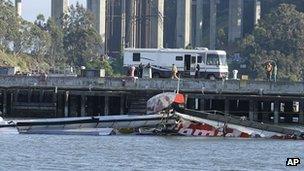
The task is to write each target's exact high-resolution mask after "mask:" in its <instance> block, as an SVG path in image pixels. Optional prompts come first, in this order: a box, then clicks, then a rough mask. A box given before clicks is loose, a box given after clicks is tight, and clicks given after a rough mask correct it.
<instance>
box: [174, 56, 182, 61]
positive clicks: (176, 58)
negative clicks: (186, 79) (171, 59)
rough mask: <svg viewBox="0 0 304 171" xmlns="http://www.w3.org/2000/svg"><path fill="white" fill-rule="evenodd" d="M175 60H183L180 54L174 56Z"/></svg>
mask: <svg viewBox="0 0 304 171" xmlns="http://www.w3.org/2000/svg"><path fill="white" fill-rule="evenodd" d="M175 60H177V61H182V60H183V57H182V56H177V57H175Z"/></svg>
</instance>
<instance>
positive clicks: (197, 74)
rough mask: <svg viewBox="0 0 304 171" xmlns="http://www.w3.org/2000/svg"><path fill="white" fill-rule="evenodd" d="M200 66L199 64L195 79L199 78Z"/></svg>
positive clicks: (196, 68)
mask: <svg viewBox="0 0 304 171" xmlns="http://www.w3.org/2000/svg"><path fill="white" fill-rule="evenodd" d="M200 69H201V68H200V65H199V64H197V65H196V67H195V78H199V71H200Z"/></svg>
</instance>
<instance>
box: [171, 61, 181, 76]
mask: <svg viewBox="0 0 304 171" xmlns="http://www.w3.org/2000/svg"><path fill="white" fill-rule="evenodd" d="M171 72H172V79H179V78H178V77H177V72H178V70H177V67H176V66H175V64H172V71H171Z"/></svg>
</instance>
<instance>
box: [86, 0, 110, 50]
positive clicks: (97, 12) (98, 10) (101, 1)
mask: <svg viewBox="0 0 304 171" xmlns="http://www.w3.org/2000/svg"><path fill="white" fill-rule="evenodd" d="M87 9H88V10H90V11H91V12H92V13H93V14H94V16H95V29H96V30H97V32H98V33H99V34H100V36H101V40H102V47H105V41H106V0H87ZM104 52H105V48H103V53H104Z"/></svg>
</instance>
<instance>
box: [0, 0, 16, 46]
mask: <svg viewBox="0 0 304 171" xmlns="http://www.w3.org/2000/svg"><path fill="white" fill-rule="evenodd" d="M0 9H1V10H0V49H1V50H2V51H3V50H6V51H8V50H10V46H11V43H13V42H14V41H15V39H17V38H18V36H19V35H18V33H19V22H20V18H18V17H17V14H16V10H15V7H14V6H13V4H12V3H11V2H10V1H6V0H0Z"/></svg>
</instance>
